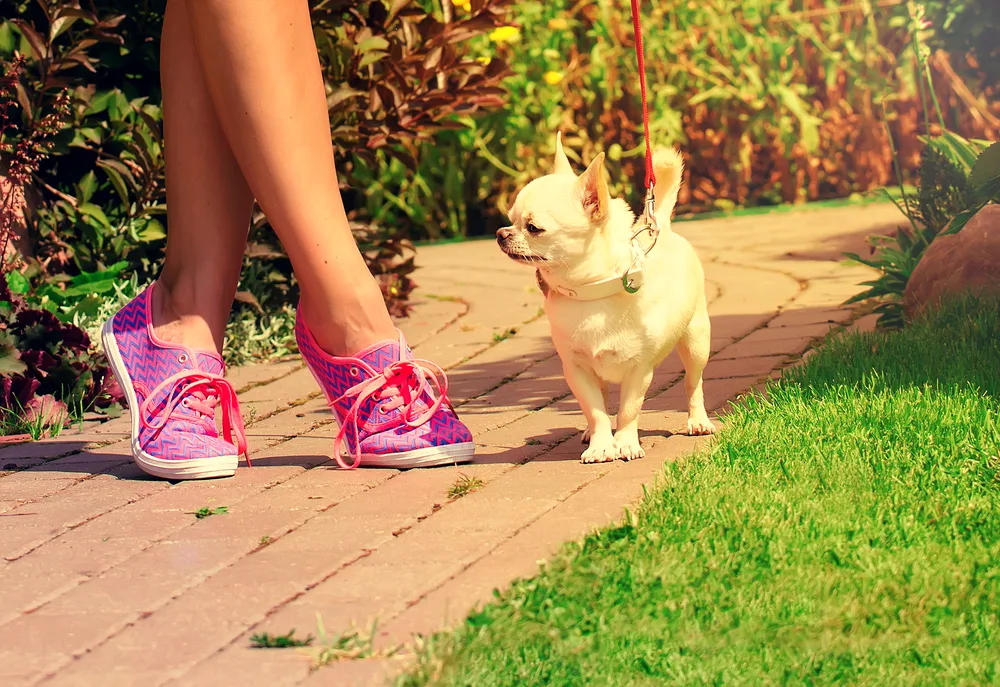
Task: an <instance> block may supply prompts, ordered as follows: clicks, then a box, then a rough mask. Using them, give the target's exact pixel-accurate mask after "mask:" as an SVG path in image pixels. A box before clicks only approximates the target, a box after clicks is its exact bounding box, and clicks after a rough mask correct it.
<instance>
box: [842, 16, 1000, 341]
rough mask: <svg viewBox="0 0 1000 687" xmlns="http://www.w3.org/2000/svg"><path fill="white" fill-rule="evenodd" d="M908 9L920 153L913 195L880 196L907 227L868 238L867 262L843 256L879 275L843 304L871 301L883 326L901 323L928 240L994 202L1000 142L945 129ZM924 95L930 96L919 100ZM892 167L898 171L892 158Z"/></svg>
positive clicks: (919, 31) (920, 27) (920, 22)
mask: <svg viewBox="0 0 1000 687" xmlns="http://www.w3.org/2000/svg"><path fill="white" fill-rule="evenodd" d="M912 9H913V10H914V13H913V15H912V17H911V27H910V30H911V34H912V46H913V52H914V54H915V55H916V58H917V65H918V70H917V71H918V74H919V76H918V85H919V86H920V88H919V91H920V93H921V94H922V97H921V104H922V105H923V120H924V122H925V127H926V129H927V134H926V135H925V136H922V137H920V138H919V140H920V142H921V143H922V145H923V149H922V151H921V158H920V166H919V168H918V170H917V172H918V185H917V190H916V193H915V194H911V193H909V192H907V190H906V189H905V188H904V186H903V185H902V184H901V185H900V187H899V194H898V198H897V197H894V196H892V195H890V194H889V193H888V192H884V193H885V195H886V196H888V197H890V198H891V199H892V200H893V202H895V203H896V205H897V207H898V208H899V210H900V212H902V213H903V215H904V216H905V217H906V219H907V220H908V221H909V226H908V227H900V228H899V229H897V231H896V233H895V235H894V236H872V237H870V238H869V242H870V243H871V245H872V249H871V252H872V256H871V257H869V258H862V257H860V256H858V255H857V254H855V253H846V254H845V255H846V256H847V257H848V258H850V259H852V260H854V261H856V262H860V263H862V264H865V265H868V266H869V267H872V268H874V269H876V270H878V271H879V272H880V274H879V276H878V277H876V278H875V279H872V280H870V281H866V282H863V283H862V285H864V286H867V287H869V288H868V289H866V290H865V291H863V292H861V293H859V294H857V295H856V296H854V297H852V298H851V299H849V300H848V301H847V302H848V303H856V302H859V301H864V300H868V299H872V298H874V299H877V300H878V301H879V302H878V304H877V305H876V306H875V312H876V313H878V314H879V319H878V326H880V327H883V328H892V327H900V326H902V325H903V324H904V321H905V314H904V311H903V299H904V296H905V293H906V285H907V283H908V282H909V280H910V277H911V276H912V274H913V271H914V270H915V269H916V267H917V265H918V264H919V262H920V259H921V258H922V257H923V255H924V252H925V251H926V250H927V248H928V247H929V246H930V245H931V242H932V241H934V239H935V238H936V237H937V236H939V235H940V234H953V233H956V232H958V231H961V230H962V227H964V226H965V224H966V222H968V221H969V219H971V218H972V217H973V216H974V215H975V214H976V213H977V212H979V211H980V210H981V209H982V208H983V207H984V206H985V205H987V204H989V203H995V202H1000V144H998V143H994V144H992V145H990V144H989V142H987V141H984V140H971V141H970V140H966V139H965V138H963V137H961V136H959V135H957V134H955V133H953V132H951V131H948V130H947V129H945V123H944V116H943V114H942V112H941V108H940V104H939V103H938V101H937V99H936V98H935V97H934V93H935V88H934V83H933V79H932V77H931V71H930V69H928V68H926V67H927V63H926V60H928V59H929V58H930V51H929V50H928V49H927V48H926V47H925V44H924V40H925V39H926V38H927V35H926V31H925V30H926V28H927V27H926V26H925V23H924V15H923V11H922V9H920V8H916V7H914V8H912ZM924 93H926V94H928V95H929V96H930V97H929V98H926V99H925V98H924V97H923V94H924ZM928 100H929V102H928ZM934 117H936V118H937V125H936V131H937V132H938V133H937V135H933V136H932V135H931V131H932V127H931V124H930V122H931V120H932V119H933V118H934ZM896 164H897V168H898V166H899V160H898V158H897V159H896ZM900 176H902V174H900Z"/></svg>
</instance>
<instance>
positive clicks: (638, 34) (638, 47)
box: [632, 0, 656, 194]
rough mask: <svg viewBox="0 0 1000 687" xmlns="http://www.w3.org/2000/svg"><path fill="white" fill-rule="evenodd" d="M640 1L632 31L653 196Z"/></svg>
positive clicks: (636, 3)
mask: <svg viewBox="0 0 1000 687" xmlns="http://www.w3.org/2000/svg"><path fill="white" fill-rule="evenodd" d="M640 1H641V0H632V30H633V31H634V32H635V59H636V61H637V62H638V63H639V90H640V91H642V130H643V132H644V133H645V135H646V193H647V194H652V192H653V186H655V185H656V176H655V175H654V174H653V146H652V144H651V143H650V140H649V107H648V106H647V105H646V61H645V59H643V54H642V18H641V17H640V16H639V3H640Z"/></svg>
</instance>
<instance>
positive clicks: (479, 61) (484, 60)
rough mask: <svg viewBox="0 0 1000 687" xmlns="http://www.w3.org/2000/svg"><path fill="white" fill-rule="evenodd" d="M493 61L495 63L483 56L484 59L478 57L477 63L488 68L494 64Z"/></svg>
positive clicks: (490, 58)
mask: <svg viewBox="0 0 1000 687" xmlns="http://www.w3.org/2000/svg"><path fill="white" fill-rule="evenodd" d="M492 61H493V58H492V57H487V56H485V55H484V56H482V57H477V58H476V62H478V63H479V64H481V65H483V66H484V67H488V66H489V65H490V62H492Z"/></svg>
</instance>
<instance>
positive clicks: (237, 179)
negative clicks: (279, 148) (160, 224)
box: [153, 0, 253, 352]
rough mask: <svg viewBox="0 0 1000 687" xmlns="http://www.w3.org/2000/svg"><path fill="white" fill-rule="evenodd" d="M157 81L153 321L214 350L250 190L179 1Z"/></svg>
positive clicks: (229, 297)
mask: <svg viewBox="0 0 1000 687" xmlns="http://www.w3.org/2000/svg"><path fill="white" fill-rule="evenodd" d="M160 81H161V85H162V89H163V102H164V110H163V112H164V122H163V125H164V137H165V139H166V142H167V143H166V146H165V151H164V152H165V154H166V161H167V207H168V208H169V210H168V213H169V214H168V219H169V231H168V236H167V256H166V260H165V262H164V266H163V271H162V273H161V275H160V278H159V280H158V284H159V288H157V289H156V290H155V291H154V292H153V324H154V327H155V330H156V333H157V335H158V336H159V337H160V338H162V339H166V340H167V341H173V342H176V343H184V344H186V345H188V346H192V347H194V348H202V349H208V350H214V351H216V352H221V351H222V341H223V336H224V334H225V329H226V322H227V320H228V319H229V312H230V310H231V308H232V305H233V297H234V295H235V293H236V285H237V283H238V281H239V277H240V268H241V266H242V262H243V250H244V247H245V245H246V238H247V228H248V225H249V221H250V213H251V210H252V208H253V194H252V193H251V192H250V187H249V186H248V185H247V182H246V181H245V180H244V178H243V172H242V171H240V167H239V164H238V163H237V161H236V158H235V156H234V155H233V152H232V150H231V149H230V147H229V143H228V142H227V141H226V137H225V135H224V134H223V133H222V126H221V124H220V123H219V118H218V117H217V116H216V114H215V107H214V105H213V104H212V99H211V96H210V94H209V91H208V86H207V84H206V83H205V77H204V75H203V73H202V70H201V64H200V62H199V60H198V55H197V53H196V51H195V46H194V38H193V34H192V32H191V24H190V20H189V17H188V13H187V5H186V4H185V2H183V1H178V0H171V1H170V2H169V3H168V5H167V12H166V16H165V17H164V22H163V37H162V40H161V45H160Z"/></svg>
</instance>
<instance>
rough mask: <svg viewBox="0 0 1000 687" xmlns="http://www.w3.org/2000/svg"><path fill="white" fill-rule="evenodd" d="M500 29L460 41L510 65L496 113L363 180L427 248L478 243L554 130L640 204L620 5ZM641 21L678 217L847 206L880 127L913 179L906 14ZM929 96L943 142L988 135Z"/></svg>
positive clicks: (875, 167) (558, 6)
mask: <svg viewBox="0 0 1000 687" xmlns="http://www.w3.org/2000/svg"><path fill="white" fill-rule="evenodd" d="M456 12H458V13H459V14H460V13H461V10H456ZM511 18H512V21H513V22H514V24H515V25H516V26H513V27H507V28H505V29H501V30H497V31H493V32H491V33H490V34H489V35H488V36H485V37H480V38H477V39H475V40H474V41H472V42H471V43H470V49H472V50H474V51H475V54H476V55H477V56H478V57H479V59H481V60H483V61H484V62H486V61H490V60H496V59H504V60H505V61H506V62H507V63H508V65H509V67H510V69H511V71H512V74H511V75H510V76H509V77H507V78H506V79H505V80H504V86H505V87H506V88H507V90H508V91H509V93H510V95H509V97H508V98H507V100H506V103H505V105H504V106H503V107H502V108H500V109H497V110H494V111H491V112H489V113H487V114H486V115H484V116H481V117H476V118H475V119H472V118H461V117H459V118H456V126H457V127H458V128H456V129H455V130H453V131H444V132H441V133H439V134H437V135H436V136H435V139H434V141H433V143H432V144H427V145H425V146H424V148H423V150H422V151H421V154H420V156H419V158H418V165H417V167H416V170H411V169H409V168H408V167H406V166H404V165H399V164H396V163H395V162H394V161H393V160H391V159H385V160H381V161H380V163H379V166H378V167H373V168H372V169H370V170H369V171H368V176H367V178H366V183H367V184H368V187H369V188H370V191H369V195H368V202H369V203H370V206H371V207H370V210H369V211H370V212H371V213H375V214H377V215H378V217H379V218H380V219H381V220H382V221H384V222H386V223H402V222H406V223H412V224H413V225H415V226H416V227H419V228H420V231H421V234H422V235H423V236H426V237H429V238H439V237H450V236H460V235H471V234H489V233H492V232H493V231H494V230H495V229H497V228H498V227H500V226H503V225H502V222H503V221H504V219H505V218H504V217H503V212H504V211H505V209H506V208H508V207H509V206H510V204H511V202H512V199H513V196H514V194H515V193H516V192H517V190H518V189H520V188H521V187H523V185H524V183H525V182H526V181H527V180H529V179H531V178H534V177H536V176H538V175H540V174H543V173H546V172H548V171H549V169H550V164H551V160H552V154H553V143H554V138H555V131H556V130H557V129H561V130H562V131H563V136H564V141H565V142H566V143H567V145H568V147H569V148H570V150H569V154H570V155H572V156H578V159H576V160H575V162H576V163H577V164H581V163H582V162H583V161H589V160H590V159H593V157H594V156H595V155H596V154H597V153H598V152H600V151H604V152H606V153H607V155H608V159H609V163H610V164H611V165H612V166H613V167H614V169H615V173H614V174H613V176H612V179H613V182H612V191H613V192H614V193H615V194H618V195H621V196H623V197H625V198H628V199H636V200H637V199H639V198H641V196H642V193H643V191H642V188H641V187H642V179H643V169H642V163H643V142H642V137H641V130H642V128H641V121H642V118H641V111H640V107H639V94H638V78H637V74H636V65H635V56H634V53H633V36H632V25H631V18H630V12H629V5H628V3H601V2H596V1H595V0H583V1H576V0H572V1H571V0H553V1H551V2H537V1H528V2H522V3H518V4H517V5H516V6H515V8H514V10H513V13H512V17H511ZM643 21H644V24H643V30H644V41H643V42H644V46H645V51H646V67H647V72H648V78H649V83H650V127H651V130H652V135H653V138H654V139H655V141H656V142H657V144H676V145H679V146H681V147H682V149H683V150H684V152H685V154H686V163H687V171H688V178H687V180H686V183H685V185H684V186H683V187H682V190H681V197H680V199H679V206H678V207H679V212H681V213H687V212H701V211H706V210H722V211H727V210H731V209H733V208H735V207H740V206H759V205H775V204H778V203H795V202H801V201H805V200H819V199H827V198H840V197H848V196H850V195H852V194H854V193H859V192H865V191H868V190H871V189H874V188H877V187H880V186H884V185H886V184H889V183H892V182H893V181H894V179H895V173H894V170H893V161H892V149H891V141H890V131H891V133H892V135H894V136H896V137H897V138H898V139H901V140H902V141H904V144H903V146H902V148H903V149H902V150H901V151H900V152H901V163H902V167H903V169H904V170H907V171H908V170H912V169H915V167H916V163H917V160H918V157H919V147H918V145H917V141H916V139H915V138H914V137H913V134H914V133H915V132H917V131H918V130H919V127H920V125H921V122H920V107H919V98H920V93H919V92H918V84H917V83H916V82H915V81H914V80H913V70H912V69H911V68H910V67H911V63H912V61H913V55H912V50H911V46H910V42H909V34H908V30H907V21H908V19H907V17H906V12H905V7H902V8H897V7H894V6H890V5H886V4H885V3H832V2H827V1H826V0H806V2H803V3H793V4H791V5H790V4H789V3H788V2H785V1H784V0H753V1H752V2H743V1H738V0H725V1H723V2H717V3H685V2H678V1H668V2H662V3H652V4H649V3H647V4H645V5H644V7H643ZM959 59H960V58H959ZM935 64H936V65H937V63H935ZM934 69H944V67H943V66H935V67H934ZM954 78H956V79H958V77H957V76H954ZM890 90H893V91H896V95H895V96H894V97H895V99H896V107H895V108H894V110H893V112H892V113H891V117H890V118H889V127H890V131H885V130H884V129H883V121H882V120H883V118H884V117H883V112H882V110H881V108H879V107H878V105H877V101H878V99H879V97H880V95H881V94H883V93H886V92H888V91H890ZM938 90H939V94H938V97H939V98H941V99H942V103H943V109H944V114H945V116H946V120H947V122H948V124H949V126H951V128H953V129H954V130H956V131H959V132H962V133H964V134H966V135H980V136H982V135H985V133H986V130H987V128H989V127H990V126H994V125H991V124H989V121H993V120H988V118H987V119H984V117H985V116H984V115H982V113H981V112H979V111H978V110H977V111H976V112H971V111H970V110H969V108H968V107H967V105H968V100H966V99H964V97H965V96H969V93H968V92H967V91H968V89H966V91H964V92H963V94H964V95H963V97H960V96H959V95H957V94H956V93H955V92H951V91H949V90H948V89H945V88H943V87H939V89H938ZM971 97H972V98H973V99H974V98H975V94H973V95H972V96H971ZM987 120H988V121H987ZM984 121H985V122H986V123H985V124H984ZM848 151H849V152H848Z"/></svg>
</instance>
